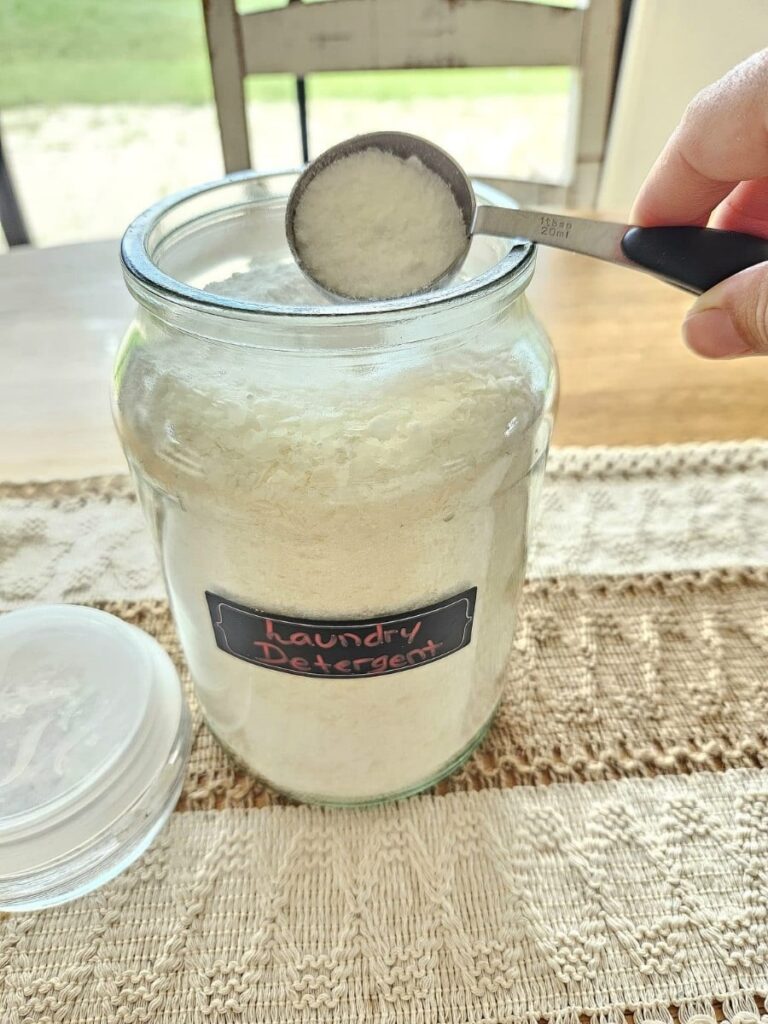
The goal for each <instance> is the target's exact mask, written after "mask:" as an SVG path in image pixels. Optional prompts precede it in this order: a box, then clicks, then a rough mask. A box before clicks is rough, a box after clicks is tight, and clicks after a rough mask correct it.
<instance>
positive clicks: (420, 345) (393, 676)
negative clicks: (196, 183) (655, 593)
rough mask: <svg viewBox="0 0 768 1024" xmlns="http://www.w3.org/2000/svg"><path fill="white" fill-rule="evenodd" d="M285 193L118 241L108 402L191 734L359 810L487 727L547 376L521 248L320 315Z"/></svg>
mask: <svg viewBox="0 0 768 1024" xmlns="http://www.w3.org/2000/svg"><path fill="white" fill-rule="evenodd" d="M294 180H295V174H275V175H266V176H261V175H254V174H252V173H247V174H241V175H234V176H232V177H230V178H228V179H225V180H222V181H220V182H217V183H214V184H212V185H207V186H203V187H200V188H198V189H193V190H191V191H189V192H186V193H184V194H182V195H180V196H175V197H172V198H171V199H169V200H166V201H164V202H162V203H160V204H158V205H157V206H155V207H153V208H152V209H150V210H149V211H147V212H146V213H145V214H143V215H142V216H141V217H139V218H138V219H137V220H136V221H135V222H134V223H133V224H132V225H131V227H130V228H129V229H128V231H127V233H126V235H125V238H124V240H123V250H122V252H123V264H124V270H125V276H126V281H127V284H128V287H129V289H130V291H131V293H132V294H133V296H134V297H135V298H136V300H137V302H138V309H137V314H136V319H135V321H134V322H133V324H132V326H131V328H130V329H129V331H128V333H127V335H126V337H125V340H124V342H123V344H122V347H121V349H120V352H119V354H118V357H117V362H116V366H115V374H114V400H113V405H114V412H115V419H116V423H117V427H118V431H119V433H120V437H121V440H122V444H123V447H124V450H125V453H126V456H127V459H128V462H129V465H130V469H131V472H132V474H133V477H134V480H135V483H136V486H137V489H138V493H139V496H140V500H141V504H142V506H143V509H144V512H145V514H146V517H147V519H148V521H149V524H150V526H151V529H152V532H153V536H154V540H155V543H156V547H157V551H158V554H159V558H160V561H161V564H162V568H163V573H164V576H165V581H166V585H167V589H168V594H169V598H170V603H171V609H172V612H173V615H174V619H175V622H176V626H177V628H178V632H179V636H180V639H181V644H182V647H183V650H184V653H185V656H186V658H187V661H188V664H189V668H190V672H191V675H192V679H193V681H194V686H195V691H196V694H197V698H198V700H199V702H200V705H201V707H202V709H203V713H204V715H205V718H206V720H207V722H208V725H209V726H210V728H211V730H212V731H213V733H214V734H215V735H216V737H217V738H218V739H219V741H220V742H221V743H222V744H223V746H224V747H225V748H226V749H227V750H229V751H230V753H231V754H233V755H234V756H235V757H236V758H238V759H239V760H240V761H241V762H242V763H243V764H244V765H245V766H246V767H247V768H248V769H249V770H251V771H252V772H254V773H255V774H257V775H258V776H260V777H261V778H262V779H264V780H266V781H267V782H268V783H270V784H271V785H272V786H274V787H276V788H278V789H280V790H282V791H284V792H286V793H289V794H291V795H293V796H295V797H298V798H300V799H302V800H309V801H318V802H322V803H330V804H352V803H368V802H374V801H378V800H383V799H390V798H393V797H398V796H404V795H406V794H410V793H414V792H416V791H418V790H421V789H424V788H425V787H428V786H430V785H431V784H433V783H434V782H436V781H437V780H438V779H440V778H441V777H443V776H445V775H446V774H448V773H449V772H450V771H451V770H453V769H454V768H455V767H456V766H457V765H458V764H459V763H461V762H462V761H463V760H464V759H465V758H466V757H467V756H468V755H469V753H470V752H471V751H472V750H473V748H474V747H475V746H476V745H477V743H478V742H479V741H480V739H481V738H482V736H483V735H484V733H485V731H486V729H487V728H488V725H489V723H490V720H491V718H492V716H493V713H494V710H495V708H496V706H497V704H498V702H499V699H500V697H501V693H502V689H503V687H504V677H505V667H506V665H507V662H508V660H509V658H510V655H511V653H512V645H513V629H514V623H515V611H516V607H517V604H518V599H519V596H520V590H521V586H522V582H523V576H524V572H525V564H526V555H527V550H528V544H529V537H530V529H531V518H532V513H533V509H534V506H535V499H536V494H537V491H538V487H539V483H540V481H541V476H542V473H543V469H544V462H545V459H546V453H547V449H548V445H549V439H550V434H551V427H552V416H553V404H554V399H555V393H556V366H555V360H554V356H553V352H552V349H551V347H550V344H549V341H548V340H547V337H546V335H545V334H544V332H543V331H542V329H541V327H540V326H539V324H538V323H537V321H536V320H535V319H534V318H533V316H532V314H531V312H530V309H529V306H528V303H527V301H526V299H525V296H524V290H525V288H526V285H527V284H528V282H529V281H530V279H531V275H532V273H533V267H534V256H535V253H534V249H533V247H532V246H531V245H530V244H528V243H520V242H518V243H516V244H512V243H510V242H508V241H506V242H505V241H502V240H500V239H492V238H480V237H478V238H476V239H475V240H474V242H473V244H472V249H471V252H470V255H469V257H468V259H467V263H466V265H465V267H464V269H463V271H462V274H461V275H460V276H459V278H457V279H456V280H455V281H454V282H453V283H452V284H451V285H450V286H448V287H444V288H442V289H440V290H439V291H436V292H433V293H429V294H427V295H422V296H415V297H410V298H406V299H400V300H390V301H387V302H381V303H349V304H339V305H333V304H331V302H330V300H328V299H327V298H326V297H324V296H322V295H320V294H319V293H318V292H317V291H316V290H315V289H314V288H313V286H312V285H311V284H310V283H309V282H307V281H305V280H304V279H303V277H302V276H301V275H300V273H299V271H298V269H297V268H296V267H295V265H294V264H293V262H292V259H291V256H290V253H289V250H288V247H287V244H286V241H285V236H284V228H283V217H284V211H285V201H286V198H287V196H288V193H289V191H290V188H291V186H292V184H293V182H294ZM476 191H477V194H478V198H479V200H480V201H481V202H482V201H484V200H485V201H492V202H498V203H503V204H504V203H506V204H509V201H508V200H506V199H505V197H503V196H501V195H500V194H498V193H496V192H494V191H493V190H490V189H485V188H482V187H480V186H477V188H476Z"/></svg>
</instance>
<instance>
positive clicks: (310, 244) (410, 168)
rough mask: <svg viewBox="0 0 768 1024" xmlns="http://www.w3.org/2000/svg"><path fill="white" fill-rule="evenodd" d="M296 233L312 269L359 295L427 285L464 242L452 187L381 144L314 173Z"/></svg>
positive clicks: (328, 284)
mask: <svg viewBox="0 0 768 1024" xmlns="http://www.w3.org/2000/svg"><path fill="white" fill-rule="evenodd" d="M294 231H295V236H296V242H297V245H298V248H299V250H300V252H301V258H302V261H303V262H304V265H305V266H306V269H307V270H308V271H309V273H310V275H311V276H312V277H313V278H314V279H315V280H316V281H318V282H319V283H320V284H321V285H323V286H324V287H325V288H327V289H328V290H329V291H331V292H334V293H335V294H338V295H346V296H348V297H349V298H354V299H388V298H394V297H396V296H401V295H409V294H411V293H413V292H419V291H422V290H423V289H425V288H427V287H428V286H429V285H430V284H431V283H432V282H433V281H435V280H436V279H437V278H439V277H440V276H441V275H442V274H444V273H445V271H446V270H447V269H448V268H449V267H450V266H451V265H452V264H453V263H455V261H456V260H457V259H458V258H459V257H460V255H461V253H462V252H463V251H464V249H465V248H466V244H467V233H466V228H465V225H464V220H463V218H462V215H461V211H460V209H459V206H458V204H457V202H456V199H455V198H454V195H453V193H452V192H451V189H450V188H449V186H448V185H447V184H446V183H445V182H444V181H443V180H442V179H441V178H439V177H438V175H436V174H435V173H434V171H431V170H429V168H427V167H425V166H424V164H423V163H421V161H420V160H418V159H417V158H416V157H409V158H408V159H407V160H403V159H401V158H400V157H398V156H395V155H394V154H392V153H387V152H385V151H384V150H382V149H376V148H371V149H365V150H363V151H362V152H359V153H353V154H351V155H350V156H347V157H342V158H341V159H340V160H336V161H334V162H333V163H331V164H329V165H328V166H327V167H325V168H323V170H321V171H319V172H318V174H317V175H316V176H315V177H314V178H312V179H311V181H310V182H309V184H308V185H307V187H306V189H305V190H304V192H303V193H302V195H301V198H300V200H299V202H298V205H297V207H296V213H295V219H294Z"/></svg>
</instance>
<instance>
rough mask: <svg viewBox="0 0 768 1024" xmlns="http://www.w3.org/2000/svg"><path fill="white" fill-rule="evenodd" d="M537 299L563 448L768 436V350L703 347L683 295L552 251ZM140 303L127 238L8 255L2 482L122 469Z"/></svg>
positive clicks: (542, 264)
mask: <svg viewBox="0 0 768 1024" xmlns="http://www.w3.org/2000/svg"><path fill="white" fill-rule="evenodd" d="M530 294H531V297H532V300H533V303H534V306H535V308H536V310H537V312H538V314H539V316H540V317H541V319H542V320H543V321H544V323H545V325H546V326H547V329H548V330H549V332H550V334H551V336H552V338H553V341H554V343H555V347H556V348H557V352H558V357H559V360H560V366H561V372H562V389H561V401H560V413H559V419H558V425H557V430H556V433H555V440H556V442H557V443H558V444H561V445H568V444H576V445H592V444H606V445H618V444H659V443H663V442H679V441H705V440H714V439H720V440H725V439H744V438H749V437H766V436H768V416H767V415H766V411H767V410H768V359H745V360H736V361H733V362H728V363H710V362H706V361H705V360H702V359H698V358H696V357H695V356H693V355H691V354H690V353H689V352H688V351H687V350H686V349H685V348H684V346H683V344H682V342H681V341H680V335H679V324H680V320H681V318H682V316H683V313H684V311H685V309H686V307H687V305H688V302H689V299H688V297H687V296H686V295H685V294H683V293H682V292H679V291H677V290H675V289H673V288H670V287H667V286H665V285H662V284H659V283H658V282H656V281H653V280H651V279H649V278H646V277H644V276H642V275H641V274H635V273H632V272H630V271H627V270H622V269H619V268H616V267H611V266H607V265H605V264H601V263H598V262H597V261H594V260H589V259H587V258H586V257H580V256H573V255H571V254H568V253H561V252H555V251H548V250H542V251H541V252H540V254H539V266H538V269H537V272H536V277H535V279H534V282H533V284H532V286H531V288H530ZM131 309H132V301H131V299H130V297H129V296H128V294H127V292H126V291H125V288H124V285H123V282H122V278H121V275H120V269H119V264H118V246H117V243H116V242H96V243H86V244H82V245H72V246H62V247H59V248H53V249H39V250H35V249H23V250H15V251H13V252H12V253H10V254H8V255H4V256H0V361H1V362H0V371H1V372H0V479H11V480H31V479H44V478H48V477H66V476H75V475H85V474H91V473H112V472H116V471H122V470H123V468H124V463H123V459H122V455H121V452H120V448H119V446H118V443H117V440H116V437H115V433H114V429H113V427H112V421H111V417H110V410H109V379H110V371H111V365H112V360H113V357H114V354H115V351H116V349H117V346H118V344H119V341H120V337H121V335H122V333H123V331H124V329H125V326H126V324H127V322H128V320H129V319H130V316H131Z"/></svg>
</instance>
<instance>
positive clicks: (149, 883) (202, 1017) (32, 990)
mask: <svg viewBox="0 0 768 1024" xmlns="http://www.w3.org/2000/svg"><path fill="white" fill-rule="evenodd" d="M767 483H768V446H766V445H764V444H753V445H744V446H739V445H730V446H723V445H718V446H703V447H696V448H691V447H689V448H685V449H679V450H678V449H668V450H666V451H662V452H658V451H653V452H642V451H640V452H638V451H633V452H621V451H620V450H619V451H614V452H610V453H571V454H569V455H567V456H563V455H559V456H556V457H555V460H554V472H553V473H552V474H551V477H550V481H549V484H548V489H547V491H546V492H545V494H546V497H545V509H544V515H543V520H542V527H541V530H540V540H539V544H538V551H537V560H538V561H537V565H538V569H537V570H536V573H537V576H536V578H535V579H534V580H532V581H531V582H529V583H528V584H527V586H526V590H525V594H524V599H523V604H522V608H521V613H520V617H519V623H518V632H517V640H516V646H515V656H514V657H513V659H512V661H511V664H510V668H509V677H508V681H507V688H506V695H505V701H504V704H503V706H502V709H501V712H500V714H499V716H498V718H497V721H496V724H495V726H494V728H493V730H492V731H491V733H490V734H489V736H488V738H487V740H486V742H485V743H484V744H483V746H482V747H481V748H480V750H479V751H478V752H477V753H476V755H475V756H474V757H473V759H472V760H471V761H470V762H469V763H468V764H467V765H466V766H465V768H464V769H463V770H462V771H460V772H459V773H458V774H456V775H455V776H453V777H452V778H451V779H449V780H447V781H446V782H444V783H442V784H441V786H440V787H439V795H432V796H424V797H418V798H414V799H412V800H410V801H407V802H404V803H401V804H398V805H395V806H390V807H384V808H380V809H377V810H369V811H332V812H329V811H322V810H318V809H310V808H306V807H297V806H279V804H280V800H279V799H278V798H277V797H275V795H274V794H272V793H271V792H270V791H269V790H267V789H265V788H264V787H262V786H260V785H259V784H258V783H256V782H255V781H254V780H252V779H251V778H250V777H248V776H247V775H246V774H245V773H244V772H242V771H241V770H239V769H238V768H237V767H235V766H234V765H233V764H232V763H231V762H230V761H229V760H228V759H227V758H226V757H225V756H224V754H223V753H222V752H221V751H220V750H219V748H218V747H217V746H216V744H215V743H214V741H213V740H212V739H211V738H210V736H209V735H208V733H207V732H206V730H205V727H204V726H203V725H202V724H201V722H200V717H199V712H198V711H197V709H196V708H194V703H193V708H194V715H195V722H196V735H195V743H194V750H193V755H192V759H191V762H190V766H189V773H188V778H187V782H186V784H185V787H184V792H183V795H182V799H181V802H180V805H179V810H180V811H183V812H186V813H177V814H175V815H173V818H172V822H171V825H170V827H169V828H168V829H167V830H166V831H165V832H164V833H163V835H162V837H161V839H160V840H159V841H158V842H157V843H156V845H155V847H154V848H153V849H152V850H151V851H150V852H149V854H148V855H147V856H146V857H145V858H144V859H142V860H141V861H140V862H139V863H138V864H136V865H135V866H134V867H133V868H132V869H131V870H130V871H129V872H128V873H127V874H125V875H124V876H122V877H121V878H119V879H117V880H116V881H114V882H113V883H111V884H110V885H108V886H107V887H105V888H104V889H102V890H101V891H99V892H97V893H94V894H92V895H91V896H89V897H86V898H85V899H83V900H80V901H77V902H75V903H72V904H70V905H67V906H64V907H60V908H57V909H54V910H51V911H48V912H45V913H41V914H30V915H10V916H6V917H5V918H3V917H1V916H0V1022H1V1024H22V1022H23V1024H32V1022H35V1024H45V1022H51V1024H52V1022H54V1021H55V1022H66V1024H102V1022H112V1021H115V1022H118V1021H119V1022H123V1024H133V1022H153V1024H154V1022H158V1024H165V1022H169V1024H170V1022H173V1024H181V1022H184V1024H203V1022H205V1024H209V1022H214V1024H215V1022H219V1021H220V1022H226V1024H240V1022H243V1024H246V1022H247V1024H250V1022H259V1024H260V1022H262V1021H266V1022H271V1024H294V1022H295V1024H310V1022H312V1024H331V1022H334V1024H352V1022H358V1021H360V1022H367V1021H371V1022H376V1024H384V1022H392V1024H428V1022H433V1021H434V1022H445V1024H481V1022H482V1024H491V1022H494V1024H495V1022H499V1024H504V1022H509V1024H511V1022H515V1024H517V1022H520V1024H523V1022H525V1024H536V1022H537V1021H539V1020H546V1021H548V1022H552V1024H577V1022H578V1018H579V1017H584V1016H585V1015H586V1016H588V1017H591V1018H592V1019H593V1021H594V1024H611V1022H614V1021H615V1022H616V1024H619V1022H621V1021H623V1020H624V1016H625V1013H628V1014H630V1015H633V1016H634V1022H635V1024H652V1022H654V1024H669V1022H670V1014H673V1015H674V1016H676V1017H677V1018H679V1019H680V1020H681V1021H682V1022H683V1024H714V1020H715V1017H716V1016H723V1015H724V1016H725V1017H726V1018H727V1019H728V1020H729V1021H731V1022H732V1024H768V1020H767V1018H766V1015H765V1006H764V1002H763V998H764V996H765V995H766V993H767V992H768V910H767V909H766V907H768V773H766V772H764V771H763V770H762V769H763V766H765V765H766V763H767V762H768V530H766V528H765V526H764V523H765V504H766V497H767V496H768V488H767V487H766V484H767ZM564 521H568V522H571V523H572V524H573V530H572V531H571V532H569V531H565V530H562V523H563V522H564ZM702 537H703V538H704V539H705V541H706V542H703V541H702ZM718 538H720V540H718ZM147 551H148V546H147V545H146V540H145V537H144V534H143V531H142V529H141V524H140V519H139V518H138V513H137V509H136V506H135V502H134V499H133V497H132V495H131V492H130V489H129V487H128V486H127V485H126V483H125V482H124V481H122V480H111V481H105V480H94V481H83V482H65V483H57V484H51V485H25V486H24V487H18V486H12V485H6V486H2V485H0V606H5V607H13V606H16V605H18V604H23V603H25V602H28V601H30V600H43V599H44V600H57V599H58V600H61V599H65V600H80V601H89V602H91V603H95V604H98V605H99V606H101V607H105V608H107V609H108V610H110V611H113V612H116V613H117V614H120V615H122V616H123V617H125V618H126V619H128V620H129V621H131V622H134V623H136V624H137V625H139V626H141V627H142V628H144V629H146V630H148V631H149V632H151V633H154V634H155V635H156V636H157V637H158V638H159V639H160V640H161V642H162V643H164V644H165V645H166V647H167V648H168V649H169V651H170V652H171V654H172V655H173V656H174V658H175V659H176V660H177V663H178V664H179V666H180V668H181V669H182V672H183V674H184V676H185V681H186V674H185V672H184V667H183V665H182V663H181V660H180V657H179V651H178V646H177V641H176V638H175V634H174V631H173V627H172V624H171V622H170V618H169V615H168V611H167V606H166V604H165V602H164V601H163V600H162V599H161V598H160V596H159V594H160V591H159V586H158V582H157V576H156V572H155V569H154V566H153V564H152V561H151V555H149V554H147ZM46 567H47V570H46ZM595 567H599V568H600V569H601V575H597V576H596V575H589V573H591V572H593V570H594V568H595ZM553 573H556V575H553ZM724 769H731V770H724ZM551 783H556V784H551ZM270 805H271V806H270ZM276 805H277V806H276Z"/></svg>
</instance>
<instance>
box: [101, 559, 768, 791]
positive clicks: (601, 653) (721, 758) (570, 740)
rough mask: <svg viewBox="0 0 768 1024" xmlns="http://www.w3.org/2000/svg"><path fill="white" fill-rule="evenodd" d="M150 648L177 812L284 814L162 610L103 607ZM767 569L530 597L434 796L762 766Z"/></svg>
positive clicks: (555, 584)
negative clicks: (174, 699) (170, 729)
mask: <svg viewBox="0 0 768 1024" xmlns="http://www.w3.org/2000/svg"><path fill="white" fill-rule="evenodd" d="M99 607H102V608H104V609H106V610H107V611H109V612H112V613H113V614H117V615H120V616H121V617H122V618H124V619H126V620H127V621H129V622H132V623H134V624H135V625H137V626H140V627H141V628H142V629H144V630H146V631H147V632H149V633H151V634H152V635H153V636H155V637H157V639H158V640H160V642H161V643H162V644H163V645H164V646H165V647H166V648H167V650H168V651H169V652H170V654H171V656H172V657H173V659H174V661H175V662H176V664H177V666H178V668H179V670H180V672H181V674H182V678H183V679H184V681H185V684H186V686H187V692H188V696H189V700H190V704H191V706H192V708H193V717H194V722H195V741H194V748H193V753H192V758H191V760H190V767H189V773H188V777H187V781H186V784H185V786H184V791H183V794H182V798H181V803H180V809H181V810H200V809H213V808H230V807H261V806H265V805H268V804H272V803H288V801H287V800H285V799H284V798H282V797H280V796H279V795H278V794H276V793H274V792H273V791H272V790H270V789H269V788H268V787H265V786H263V785H262V784H261V783H259V782H258V781H257V780H255V779H254V778H253V777H252V776H251V775H249V774H248V773H247V772H246V771H244V770H242V769H241V768H239V767H238V766H237V765H235V764H234V763H233V762H232V761H231V759H230V758H229V757H228V756H227V755H226V754H225V753H224V752H223V751H222V749H221V748H220V747H219V745H218V744H217V743H216V741H215V740H214V739H213V737H212V736H211V734H210V733H209V732H208V730H207V728H206V727H205V726H204V724H203V722H202V718H201V715H200V710H199V707H198V705H197V702H196V701H195V699H194V695H193V692H192V688H191V686H190V684H189V678H188V673H187V670H186V666H185V665H184V661H183V657H182V655H181V652H180V648H179V644H178V639H177V637H176V633H175V630H174V627H173V623H172V621H171V618H170V615H169V613H168V608H167V604H166V602H164V601H138V602H125V601H118V602H100V603H99ZM767 674H768V568H761V569H752V570H747V569H743V570H728V571H726V570H719V571H714V570H713V571H709V572H707V573H701V574H697V573H688V574H673V575H661V574H656V575H652V576H632V577H620V578H614V577H603V578H591V577H575V578H571V579H564V580H538V581H535V582H529V583H528V584H526V587H525V591H524V594H523V600H522V605H521V610H520V615H519V619H518V630H517V639H516V643H515V650H514V654H513V657H512V659H511V661H510V664H509V667H508V673H507V683H506V689H505V694H504V699H503V702H502V705H501V708H500V711H499V713H498V714H497V716H496V720H495V723H494V726H493V728H492V729H491V731H490V733H489V735H488V737H487V738H486V740H485V741H484V743H483V744H482V746H481V747H480V748H479V749H478V750H477V752H476V753H475V754H474V756H473V757H472V758H471V759H470V761H469V762H468V763H467V764H466V765H465V766H464V767H463V768H462V769H461V770H460V771H458V772H456V773H455V774H454V775H452V776H451V777H450V778H449V779H447V780H445V781H444V782H442V783H440V785H439V786H438V788H437V792H439V793H448V792H457V791H460V790H478V789H485V788H488V787H507V786H513V785H518V784H520V783H548V782H552V781H573V782H583V781H589V780H597V779H616V778H622V777H631V776H642V775H656V774H661V773H670V772H690V771H697V770H717V769H722V768H731V767H753V766H759V767H762V766H764V765H768V685H766V682H767V681H768V680H767V679H766V676H767Z"/></svg>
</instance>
